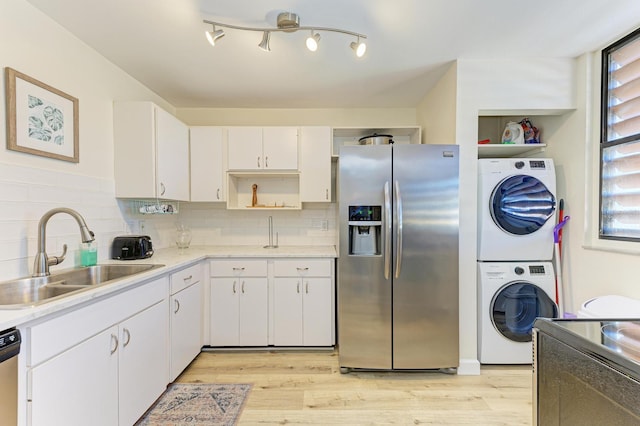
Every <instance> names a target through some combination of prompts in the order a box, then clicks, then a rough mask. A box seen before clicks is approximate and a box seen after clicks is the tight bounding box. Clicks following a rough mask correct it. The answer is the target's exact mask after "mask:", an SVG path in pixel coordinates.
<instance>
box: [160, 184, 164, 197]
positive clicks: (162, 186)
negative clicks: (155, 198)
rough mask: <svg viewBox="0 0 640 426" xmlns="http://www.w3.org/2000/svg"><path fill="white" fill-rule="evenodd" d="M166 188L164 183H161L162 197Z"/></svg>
mask: <svg viewBox="0 0 640 426" xmlns="http://www.w3.org/2000/svg"><path fill="white" fill-rule="evenodd" d="M164 191H165V187H164V183H162V182H160V195H164Z"/></svg>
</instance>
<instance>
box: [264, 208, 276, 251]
mask: <svg viewBox="0 0 640 426" xmlns="http://www.w3.org/2000/svg"><path fill="white" fill-rule="evenodd" d="M263 248H278V233H277V232H276V243H275V244H274V243H273V217H272V216H269V245H266V246H264V247H263Z"/></svg>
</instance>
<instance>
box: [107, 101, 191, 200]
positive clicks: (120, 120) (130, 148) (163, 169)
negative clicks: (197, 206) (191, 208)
mask: <svg viewBox="0 0 640 426" xmlns="http://www.w3.org/2000/svg"><path fill="white" fill-rule="evenodd" d="M113 121H114V132H113V135H114V150H115V152H114V156H115V158H114V163H115V170H114V171H115V181H116V197H122V198H162V199H168V200H180V201H188V200H189V129H188V127H187V126H186V125H185V124H184V123H182V122H181V121H180V120H178V119H177V118H175V117H174V116H172V115H171V114H169V113H168V112H166V111H164V110H163V109H161V108H160V107H158V106H157V105H154V104H153V103H151V102H116V103H114V106H113Z"/></svg>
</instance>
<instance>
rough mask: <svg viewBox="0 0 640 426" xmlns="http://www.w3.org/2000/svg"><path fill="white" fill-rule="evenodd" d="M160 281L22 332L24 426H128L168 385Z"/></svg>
mask: <svg viewBox="0 0 640 426" xmlns="http://www.w3.org/2000/svg"><path fill="white" fill-rule="evenodd" d="M168 292H169V288H168V280H167V278H166V277H163V278H160V279H157V280H154V281H151V282H148V283H146V284H142V285H141V286H139V287H136V288H135V289H132V290H128V291H125V292H123V293H120V294H118V295H116V296H113V297H110V298H108V299H105V300H102V301H99V302H95V303H92V304H89V305H86V306H84V307H81V308H78V309H76V310H72V311H69V312H67V313H65V314H63V315H59V316H55V317H51V318H49V319H45V320H44V321H41V322H40V323H37V324H33V325H30V326H28V327H27V330H28V335H29V340H28V344H27V347H26V348H25V350H26V351H28V352H27V354H28V355H27V364H28V365H27V367H28V372H27V382H28V383H27V407H28V415H27V419H28V424H30V425H33V426H40V425H58V424H64V425H65V426H70V425H83V426H84V425H88V424H90V425H111V426H113V425H132V424H133V423H135V422H136V420H138V418H139V417H140V416H142V415H143V414H144V412H145V411H146V410H147V409H148V408H149V407H150V406H151V405H152V404H153V402H154V401H155V400H156V399H157V398H158V396H160V395H161V394H162V392H163V391H164V390H165V389H166V386H167V384H168V383H169V355H168V351H167V348H168V346H169V342H168V337H169V317H168V315H167V311H168V306H167V305H168Z"/></svg>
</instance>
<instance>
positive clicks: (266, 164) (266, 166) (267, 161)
mask: <svg viewBox="0 0 640 426" xmlns="http://www.w3.org/2000/svg"><path fill="white" fill-rule="evenodd" d="M264 168H265V169H268V168H269V157H264Z"/></svg>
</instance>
